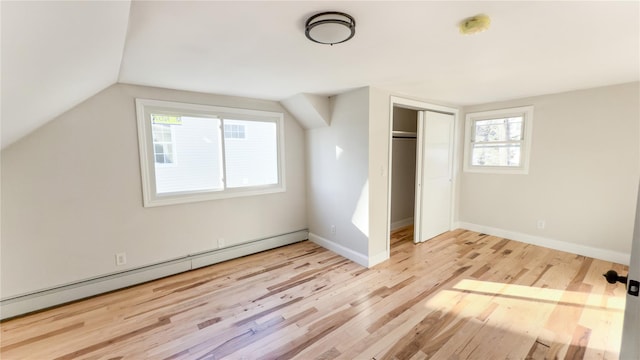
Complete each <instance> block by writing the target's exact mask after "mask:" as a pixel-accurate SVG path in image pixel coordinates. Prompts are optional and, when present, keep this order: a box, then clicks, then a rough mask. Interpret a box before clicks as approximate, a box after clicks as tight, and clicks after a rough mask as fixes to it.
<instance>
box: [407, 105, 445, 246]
mask: <svg viewBox="0 0 640 360" xmlns="http://www.w3.org/2000/svg"><path fill="white" fill-rule="evenodd" d="M453 135H454V116H453V115H452V114H443V113H439V112H433V111H419V112H418V134H417V146H416V158H417V161H416V203H415V214H414V217H415V226H414V242H416V243H418V242H423V241H426V240H429V239H431V238H433V237H435V236H437V235H440V234H442V233H443V232H446V231H449V230H451V201H452V196H451V195H452V191H453V184H452V181H451V180H452V175H453Z"/></svg>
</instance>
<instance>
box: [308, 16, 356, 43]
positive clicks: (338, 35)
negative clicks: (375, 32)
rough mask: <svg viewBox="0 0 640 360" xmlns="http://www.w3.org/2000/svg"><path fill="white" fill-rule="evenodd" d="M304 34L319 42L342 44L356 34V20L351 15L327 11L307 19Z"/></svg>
mask: <svg viewBox="0 0 640 360" xmlns="http://www.w3.org/2000/svg"><path fill="white" fill-rule="evenodd" d="M304 34H305V35H306V36H307V38H308V39H309V40H311V41H313V42H316V43H318V44H327V45H333V44H340V43H343V42H345V41H347V40H349V39H351V38H352V37H353V35H355V34H356V21H355V20H354V19H353V17H351V15H348V14H345V13H341V12H337V11H327V12H322V13H319V14H315V15H313V16H312V17H310V18H309V20H307V23H306V24H305V31H304Z"/></svg>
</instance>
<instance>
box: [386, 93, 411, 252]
mask: <svg viewBox="0 0 640 360" xmlns="http://www.w3.org/2000/svg"><path fill="white" fill-rule="evenodd" d="M392 130H393V132H392V141H391V146H392V151H391V154H392V160H391V179H392V182H391V219H390V220H391V221H390V222H391V239H390V245H391V246H392V247H393V246H394V245H396V244H399V243H404V242H413V239H414V234H413V230H414V228H413V224H414V219H415V214H414V211H415V200H416V150H417V132H418V111H417V110H413V109H407V108H403V107H399V106H394V107H393V127H392Z"/></svg>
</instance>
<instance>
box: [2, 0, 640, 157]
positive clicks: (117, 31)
mask: <svg viewBox="0 0 640 360" xmlns="http://www.w3.org/2000/svg"><path fill="white" fill-rule="evenodd" d="M326 10H336V11H343V12H347V13H349V14H351V15H352V16H353V17H354V18H355V19H356V24H357V25H356V35H355V37H354V38H353V39H352V40H350V41H349V42H347V43H344V44H338V45H335V46H326V45H319V44H315V43H312V42H310V41H309V40H307V39H306V38H305V36H304V22H305V20H306V19H307V18H308V17H309V16H311V15H313V14H314V13H316V12H320V11H326ZM479 13H484V14H487V15H489V16H490V17H491V19H492V23H491V29H490V30H489V31H487V32H484V33H480V34H477V35H472V36H463V35H460V34H459V33H458V30H457V24H458V23H459V22H460V21H461V20H462V19H463V18H465V17H469V16H473V15H477V14H479ZM639 79H640V2H638V1H629V2H622V1H605V2H587V1H577V2H538V1H530V2H529V1H510V2H484V1H469V2H451V1H450V2H447V1H442V2H434V1H408V2H400V1H376V2H365V1H285V2H275V1H258V2H246V1H228V2H224V1H210V2H204V1H201V2H181V1H163V2H151V1H134V2H132V3H129V2H126V1H110V2H57V1H48V2H16V3H13V2H8V1H2V143H3V147H4V146H6V145H8V144H10V143H11V142H13V141H15V140H16V139H18V138H20V137H22V136H23V135H25V134H27V133H28V132H30V131H32V130H33V129H35V128H36V127H38V126H40V125H42V124H44V123H46V122H47V121H49V120H51V119H53V118H54V117H55V116H57V115H59V114H61V113H62V112H64V111H66V110H68V109H70V108H71V107H73V106H74V105H76V104H78V103H79V102H81V101H83V100H85V99H87V98H89V97H91V96H92V95H94V94H95V93H97V92H98V91H100V90H102V89H104V88H105V87H107V86H109V85H111V84H113V83H115V82H121V83H129V84H141V85H150V86H159V87H166V88H173V89H182V90H191V91H201V92H209V93H217V94H228V95H239V96H246V97H256V98H263V99H272V100H283V99H286V98H289V97H291V96H293V95H295V94H298V93H311V94H318V95H331V94H337V93H340V92H343V91H345V90H348V89H352V88H357V87H361V86H367V85H371V86H377V87H382V88H386V89H389V90H391V91H394V92H398V93H403V94H407V95H410V96H413V97H418V98H424V99H429V100H431V101H439V102H445V103H449V104H453V105H468V104H477V103H483V102H490V101H498V100H506V99H513V98H519V97H525V96H532V95H540V94H548V93H555V92H562V91H568V90H574V89H582V88H589V87H596V86H603V85H610V84H617V83H624V82H631V81H638V80H639Z"/></svg>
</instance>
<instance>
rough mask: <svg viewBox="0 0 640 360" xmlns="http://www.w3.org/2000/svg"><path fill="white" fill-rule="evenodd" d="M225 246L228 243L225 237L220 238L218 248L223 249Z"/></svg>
mask: <svg viewBox="0 0 640 360" xmlns="http://www.w3.org/2000/svg"><path fill="white" fill-rule="evenodd" d="M225 246H226V244H225V241H224V238H218V249H222V248H223V247H225Z"/></svg>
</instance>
